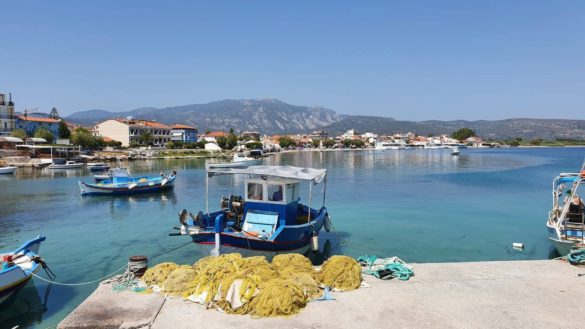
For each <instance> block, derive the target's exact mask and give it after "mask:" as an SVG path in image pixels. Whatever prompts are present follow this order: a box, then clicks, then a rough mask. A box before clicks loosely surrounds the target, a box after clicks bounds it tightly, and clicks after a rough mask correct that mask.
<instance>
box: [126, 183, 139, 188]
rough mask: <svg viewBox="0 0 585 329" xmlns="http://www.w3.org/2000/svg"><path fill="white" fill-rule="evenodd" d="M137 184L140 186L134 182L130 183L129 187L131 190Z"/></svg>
mask: <svg viewBox="0 0 585 329" xmlns="http://www.w3.org/2000/svg"><path fill="white" fill-rule="evenodd" d="M136 186H138V184H136V183H132V184H130V185H128V189H129V190H131V189H133V188H135V187H136Z"/></svg>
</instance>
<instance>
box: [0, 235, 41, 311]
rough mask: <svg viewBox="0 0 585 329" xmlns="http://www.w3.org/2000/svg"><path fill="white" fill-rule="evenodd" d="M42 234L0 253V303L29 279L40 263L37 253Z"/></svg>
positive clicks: (39, 266)
mask: <svg viewBox="0 0 585 329" xmlns="http://www.w3.org/2000/svg"><path fill="white" fill-rule="evenodd" d="M43 241H45V237H44V236H38V237H36V238H35V239H32V240H30V241H27V242H25V243H23V244H22V246H20V247H19V248H17V249H16V250H14V251H12V252H7V253H0V257H1V258H2V261H0V263H1V264H0V303H2V302H4V301H5V300H7V299H8V298H9V297H10V296H12V295H13V294H14V293H15V292H17V291H18V290H19V289H20V288H22V287H24V285H25V284H26V283H27V282H28V280H30V278H31V277H32V275H33V273H36V272H37V271H38V270H39V269H40V268H41V264H39V262H38V259H39V257H38V253H39V247H40V245H41V242H43Z"/></svg>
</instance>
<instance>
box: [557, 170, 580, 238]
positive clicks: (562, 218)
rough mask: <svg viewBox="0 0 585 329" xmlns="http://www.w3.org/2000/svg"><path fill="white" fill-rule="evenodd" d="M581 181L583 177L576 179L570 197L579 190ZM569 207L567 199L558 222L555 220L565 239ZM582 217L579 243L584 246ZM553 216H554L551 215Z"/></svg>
mask: <svg viewBox="0 0 585 329" xmlns="http://www.w3.org/2000/svg"><path fill="white" fill-rule="evenodd" d="M582 171H583V170H582ZM583 180H584V178H583V177H579V178H578V179H577V182H576V184H575V186H574V187H573V188H571V195H575V192H576V191H577V190H578V189H579V187H580V186H581V182H582V181H583ZM570 207H571V198H568V199H567V200H566V201H565V202H564V204H563V210H562V212H561V215H560V216H559V217H558V220H557V223H556V224H557V225H556V227H557V229H559V228H560V229H561V230H563V231H564V232H565V237H566V231H567V224H568V221H567V215H568V214H569V209H570ZM553 211H554V209H553ZM584 215H585V214H581V223H580V229H581V243H583V244H585V234H584V233H585V216H584ZM549 216H550V215H549ZM553 216H554V214H553ZM572 224H573V225H574V224H579V223H574V222H573V223H572ZM571 230H575V228H574V227H572V228H571ZM559 233H561V232H559ZM559 236H560V235H559Z"/></svg>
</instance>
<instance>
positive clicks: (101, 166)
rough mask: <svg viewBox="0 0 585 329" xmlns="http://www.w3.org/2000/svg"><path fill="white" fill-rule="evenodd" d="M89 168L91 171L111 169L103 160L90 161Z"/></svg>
mask: <svg viewBox="0 0 585 329" xmlns="http://www.w3.org/2000/svg"><path fill="white" fill-rule="evenodd" d="M87 168H88V169H89V170H90V171H106V170H108V169H110V167H109V166H108V165H106V164H105V163H103V162H89V163H88V164H87Z"/></svg>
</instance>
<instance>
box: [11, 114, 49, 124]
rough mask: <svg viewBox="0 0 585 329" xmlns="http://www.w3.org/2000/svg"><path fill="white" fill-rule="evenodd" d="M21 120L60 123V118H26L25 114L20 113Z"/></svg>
mask: <svg viewBox="0 0 585 329" xmlns="http://www.w3.org/2000/svg"><path fill="white" fill-rule="evenodd" d="M17 118H19V119H20V120H26V121H32V122H47V123H58V122H59V120H55V119H51V118H37V117H27V118H26V119H25V118H24V116H22V115H19V116H17Z"/></svg>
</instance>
